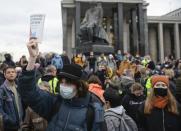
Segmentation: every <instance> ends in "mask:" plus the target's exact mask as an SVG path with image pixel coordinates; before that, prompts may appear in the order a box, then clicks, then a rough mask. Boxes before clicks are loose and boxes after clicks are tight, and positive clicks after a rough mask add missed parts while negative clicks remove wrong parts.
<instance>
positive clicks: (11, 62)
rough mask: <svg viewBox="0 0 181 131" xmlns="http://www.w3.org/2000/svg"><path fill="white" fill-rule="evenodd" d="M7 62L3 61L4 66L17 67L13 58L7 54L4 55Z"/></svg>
mask: <svg viewBox="0 0 181 131" xmlns="http://www.w3.org/2000/svg"><path fill="white" fill-rule="evenodd" d="M4 58H5V60H4V61H3V64H6V65H8V66H15V63H14V61H13V60H12V56H11V55H10V54H9V53H7V54H5V55H4Z"/></svg>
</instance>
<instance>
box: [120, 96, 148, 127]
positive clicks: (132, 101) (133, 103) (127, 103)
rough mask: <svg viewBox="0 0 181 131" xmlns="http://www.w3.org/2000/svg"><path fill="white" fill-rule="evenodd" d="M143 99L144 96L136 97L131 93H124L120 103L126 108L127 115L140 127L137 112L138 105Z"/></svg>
mask: <svg viewBox="0 0 181 131" xmlns="http://www.w3.org/2000/svg"><path fill="white" fill-rule="evenodd" d="M144 101H145V97H144V96H140V97H136V96H135V95H133V94H127V95H125V96H124V98H123V100H122V105H123V107H124V109H125V110H126V114H127V115H129V116H130V117H131V118H132V119H133V120H134V121H135V122H136V124H137V127H138V128H139V127H141V124H140V122H139V118H138V115H137V113H138V110H139V107H140V105H142V104H143V103H144Z"/></svg>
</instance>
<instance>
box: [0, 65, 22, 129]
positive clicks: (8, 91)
mask: <svg viewBox="0 0 181 131" xmlns="http://www.w3.org/2000/svg"><path fill="white" fill-rule="evenodd" d="M4 76H5V78H6V80H5V82H4V83H3V85H2V86H1V87H0V113H1V114H2V115H3V122H4V130H5V131H17V130H18V129H20V126H21V123H22V118H23V112H24V110H23V104H22V101H21V97H20V95H19V93H18V91H17V85H16V83H15V79H16V70H15V68H14V67H11V66H9V67H7V68H5V69H4Z"/></svg>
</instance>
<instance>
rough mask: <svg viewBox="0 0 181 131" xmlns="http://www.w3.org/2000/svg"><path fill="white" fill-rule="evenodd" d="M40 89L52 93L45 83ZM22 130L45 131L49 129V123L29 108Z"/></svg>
mask: <svg viewBox="0 0 181 131" xmlns="http://www.w3.org/2000/svg"><path fill="white" fill-rule="evenodd" d="M39 87H40V89H41V90H42V91H46V92H50V90H49V89H50V88H49V86H47V85H46V83H44V82H42V83H41V84H40V86H39ZM21 128H22V131H45V130H46V128H47V121H46V120H45V119H44V118H42V117H40V116H39V115H38V114H37V113H35V112H34V111H33V110H32V109H31V108H30V107H28V108H27V109H26V116H25V118H24V122H23V125H22V126H21Z"/></svg>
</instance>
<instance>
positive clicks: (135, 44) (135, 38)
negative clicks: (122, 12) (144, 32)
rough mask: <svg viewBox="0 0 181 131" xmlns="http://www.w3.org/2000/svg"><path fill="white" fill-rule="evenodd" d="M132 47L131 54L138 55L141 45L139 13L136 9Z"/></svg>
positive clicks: (133, 19)
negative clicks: (138, 26)
mask: <svg viewBox="0 0 181 131" xmlns="http://www.w3.org/2000/svg"><path fill="white" fill-rule="evenodd" d="M132 46H133V47H130V48H131V53H133V55H136V53H138V52H139V44H138V28H137V11H136V9H133V10H132Z"/></svg>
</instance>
